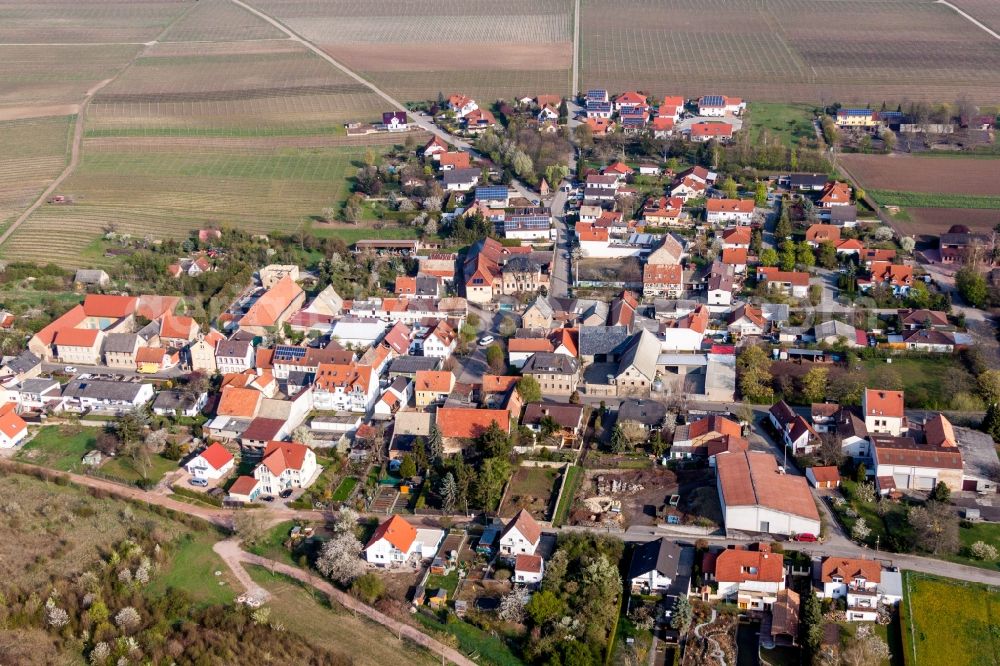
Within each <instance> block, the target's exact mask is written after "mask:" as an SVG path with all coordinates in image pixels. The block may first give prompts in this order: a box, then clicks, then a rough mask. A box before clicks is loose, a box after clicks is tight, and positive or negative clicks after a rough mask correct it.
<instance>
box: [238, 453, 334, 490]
mask: <svg viewBox="0 0 1000 666" xmlns="http://www.w3.org/2000/svg"><path fill="white" fill-rule="evenodd" d="M318 470H319V468H318V466H317V465H316V454H315V453H313V451H312V449H310V448H309V447H308V446H305V445H304V444H298V443H296V442H273V441H272V442H268V444H267V446H266V447H265V448H264V457H263V458H262V459H261V462H260V464H259V465H257V466H256V467H254V470H253V475H254V478H255V479H257V480H258V481H259V482H260V486H261V492H263V493H265V494H267V495H277V494H278V493H280V492H281V491H282V490H289V489H295V488H308V487H309V485H311V484H312V482H313V481H314V480H315V478H316V476H317V475H318V474H317V472H318Z"/></svg>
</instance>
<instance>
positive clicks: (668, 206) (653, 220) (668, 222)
mask: <svg viewBox="0 0 1000 666" xmlns="http://www.w3.org/2000/svg"><path fill="white" fill-rule="evenodd" d="M683 208H684V199H682V198H681V197H669V198H668V197H666V196H661V197H659V198H654V199H650V200H649V201H647V202H646V204H645V205H644V206H643V208H642V220H643V222H644V223H645V224H646V226H647V227H678V226H686V225H685V224H684V223H682V221H681V216H682V214H683Z"/></svg>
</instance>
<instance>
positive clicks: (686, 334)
mask: <svg viewBox="0 0 1000 666" xmlns="http://www.w3.org/2000/svg"><path fill="white" fill-rule="evenodd" d="M708 316H709V315H708V308H707V307H705V306H704V305H698V306H696V307H695V309H694V310H693V311H692V312H691V313H689V314H686V315H684V316H683V317H681V318H679V319H675V320H673V321H667V322H664V323H663V324H662V325H661V326H660V336H661V338H662V342H660V349H661V351H664V352H696V351H701V346H702V342H703V341H704V339H705V332H706V331H707V330H708Z"/></svg>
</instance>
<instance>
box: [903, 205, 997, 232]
mask: <svg viewBox="0 0 1000 666" xmlns="http://www.w3.org/2000/svg"><path fill="white" fill-rule="evenodd" d="M906 215H907V216H908V217H909V218H910V219H909V221H907V222H899V223H897V224H896V225H895V226H896V228H898V229H900V230H903V231H905V232H907V233H911V234H913V235H915V236H918V237H919V236H935V237H936V236H939V235H940V234H941V233H942V232H945V231H947V230H948V229H949V228H950V227H951V226H952V225H953V224H964V225H965V226H967V227H969V229H972V230H973V231H980V232H986V233H989V232H990V231H992V230H993V227H995V226H996V225H997V224H1000V210H990V209H987V208H978V209H977V208H907V209H906Z"/></svg>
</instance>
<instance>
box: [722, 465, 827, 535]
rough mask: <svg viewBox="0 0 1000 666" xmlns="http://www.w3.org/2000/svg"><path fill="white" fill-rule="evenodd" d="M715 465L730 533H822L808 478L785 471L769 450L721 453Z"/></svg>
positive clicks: (724, 514) (725, 519)
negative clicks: (762, 451)
mask: <svg viewBox="0 0 1000 666" xmlns="http://www.w3.org/2000/svg"><path fill="white" fill-rule="evenodd" d="M715 466H716V485H717V489H718V492H719V502H720V504H721V505H722V517H723V520H724V521H725V526H726V531H727V532H729V531H735V532H753V533H757V532H759V533H765V534H778V535H785V536H790V535H793V534H803V533H809V534H819V532H820V518H819V511H818V510H817V509H816V503H815V502H814V501H813V497H812V494H811V493H810V492H809V485H808V483H807V482H806V480H805V478H803V477H801V476H795V475H792V474H785V473H784V470H782V469H781V468H780V467H778V464H777V462H776V461H775V459H774V456H772V455H771V454H770V453H761V452H757V451H743V452H733V453H720V454H719V455H717V456H716V462H715Z"/></svg>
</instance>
